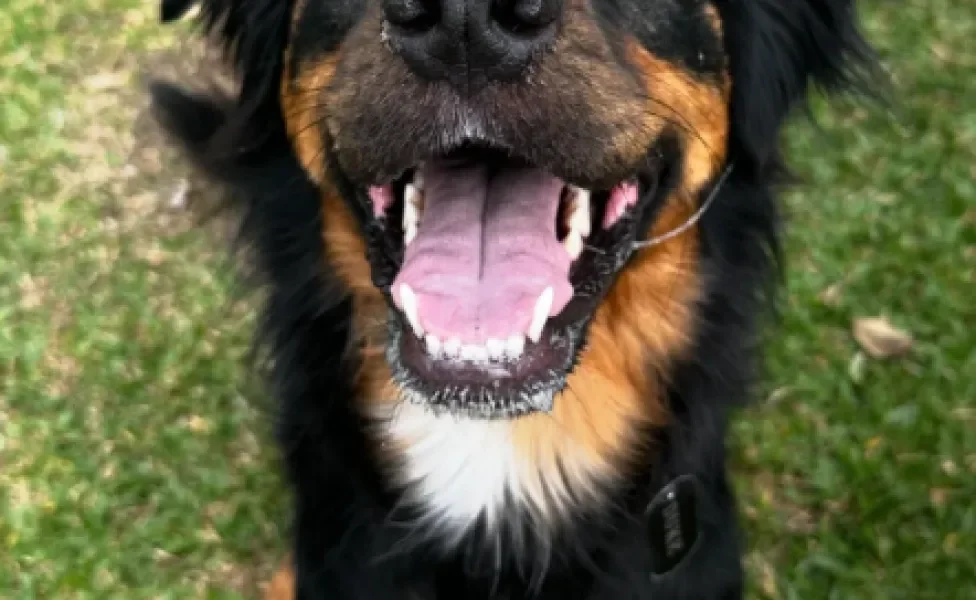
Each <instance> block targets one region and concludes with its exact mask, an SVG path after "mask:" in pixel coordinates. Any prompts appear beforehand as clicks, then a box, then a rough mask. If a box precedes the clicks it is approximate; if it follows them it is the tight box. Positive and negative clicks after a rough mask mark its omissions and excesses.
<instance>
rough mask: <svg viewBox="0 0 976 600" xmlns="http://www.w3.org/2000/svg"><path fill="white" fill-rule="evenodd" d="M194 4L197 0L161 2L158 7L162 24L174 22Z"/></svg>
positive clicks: (168, 0)
mask: <svg viewBox="0 0 976 600" xmlns="http://www.w3.org/2000/svg"><path fill="white" fill-rule="evenodd" d="M196 3H197V0H163V2H162V4H161V5H160V7H159V18H160V20H161V21H162V22H163V23H169V22H171V21H175V20H177V19H179V18H180V17H182V16H183V15H185V14H186V11H188V10H190V8H191V7H192V6H193V5H194V4H196Z"/></svg>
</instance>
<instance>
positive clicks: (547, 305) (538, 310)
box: [526, 286, 553, 343]
mask: <svg viewBox="0 0 976 600" xmlns="http://www.w3.org/2000/svg"><path fill="white" fill-rule="evenodd" d="M552 296H553V291H552V287H551V286H550V287H547V288H546V289H545V290H544V291H543V292H542V293H541V294H539V299H538V300H536V302H535V312H533V313H532V323H530V324H529V331H528V333H527V334H526V335H528V336H529V339H530V340H532V341H533V342H534V343H535V342H538V341H539V338H541V337H542V328H543V327H545V326H546V321H547V320H549V309H551V308H552Z"/></svg>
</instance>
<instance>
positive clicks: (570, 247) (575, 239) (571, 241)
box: [563, 230, 583, 260]
mask: <svg viewBox="0 0 976 600" xmlns="http://www.w3.org/2000/svg"><path fill="white" fill-rule="evenodd" d="M563 247H564V248H566V253H567V254H569V258H570V260H576V259H577V258H579V256H580V254H582V253H583V238H582V237H581V236H580V234H579V232H578V231H575V230H570V232H569V233H567V234H566V239H564V240H563Z"/></svg>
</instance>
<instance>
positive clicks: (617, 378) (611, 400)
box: [512, 201, 699, 489]
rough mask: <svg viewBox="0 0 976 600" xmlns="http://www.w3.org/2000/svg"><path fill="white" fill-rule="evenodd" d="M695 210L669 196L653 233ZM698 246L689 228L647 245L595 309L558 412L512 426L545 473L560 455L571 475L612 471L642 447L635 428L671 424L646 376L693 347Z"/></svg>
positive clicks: (555, 408) (519, 443) (520, 444)
mask: <svg viewBox="0 0 976 600" xmlns="http://www.w3.org/2000/svg"><path fill="white" fill-rule="evenodd" d="M689 214H690V209H689V205H688V203H685V202H682V201H672V202H671V203H670V204H669V206H668V207H667V208H665V209H664V210H663V214H662V215H661V217H660V218H659V219H658V222H657V223H656V225H655V226H654V227H653V228H652V231H653V232H655V233H664V232H666V231H668V230H670V229H672V228H674V227H676V226H677V225H679V224H681V223H682V222H684V220H685V219H687V217H688V215H689ZM697 251H698V244H697V237H696V236H695V234H694V233H693V232H688V233H687V234H686V235H683V236H679V237H677V238H675V239H673V240H671V241H669V242H667V243H665V244H662V245H660V246H657V247H655V248H651V249H648V250H645V251H643V253H642V254H641V255H640V256H639V257H638V258H637V259H636V261H635V263H634V264H632V265H631V266H630V267H628V268H627V269H626V270H625V271H623V272H622V273H621V274H620V276H619V278H618V280H617V281H616V282H615V284H614V286H613V288H612V289H611V291H610V293H609V294H608V295H607V298H606V299H605V300H604V301H603V302H602V303H601V304H600V306H599V307H598V309H597V311H596V314H595V316H594V319H593V322H592V323H591V324H590V330H589V334H588V345H587V348H586V349H585V350H584V351H583V353H582V355H581V358H580V363H579V364H578V365H577V367H576V369H575V370H574V372H573V373H572V375H570V377H569V381H568V385H567V388H566V390H565V391H564V392H563V393H562V394H561V395H560V396H559V397H557V398H556V401H555V404H554V406H553V411H552V413H551V414H549V415H544V414H535V415H531V416H528V417H525V418H523V419H519V420H518V421H515V422H514V423H513V424H512V428H513V439H514V443H515V444H516V445H517V447H518V448H519V449H520V450H519V451H520V453H521V454H522V455H523V456H526V457H527V458H528V460H529V461H531V462H532V463H534V464H536V465H538V468H539V469H540V470H549V469H552V468H555V467H556V466H557V461H558V463H559V464H561V465H562V467H563V468H564V469H566V471H567V473H568V474H569V476H570V477H573V476H574V474H577V476H579V477H581V478H592V475H593V470H594V468H595V469H596V470H597V472H603V474H604V475H607V476H609V475H612V474H614V472H615V471H616V470H617V469H618V468H619V467H620V461H621V460H626V459H627V458H629V457H630V455H631V454H632V453H633V452H635V451H637V450H639V447H638V446H637V445H636V441H637V440H636V439H635V433H636V432H637V429H638V427H640V426H642V425H645V426H646V425H660V424H663V423H664V422H665V421H666V419H667V409H666V407H665V406H664V405H663V404H662V402H661V399H660V392H659V390H657V389H656V385H655V383H654V382H653V381H648V378H647V376H648V368H647V367H648V364H650V365H653V366H654V367H656V369H657V370H658V371H659V372H660V373H661V374H662V375H663V373H664V371H665V370H666V368H667V365H668V364H669V362H670V361H671V359H673V358H675V357H676V356H678V355H679V354H680V353H681V351H682V350H683V349H684V348H685V347H686V346H687V343H688V341H689V339H690V336H691V331H692V326H693V316H694V311H693V309H692V305H693V303H694V302H695V300H696V299H697V298H698V293H699V280H698V273H697V271H696V260H697ZM578 463H582V464H578ZM570 483H571V485H572V486H573V487H574V488H575V487H577V486H583V487H584V489H585V488H586V487H589V486H591V485H592V481H588V480H581V481H574V482H570Z"/></svg>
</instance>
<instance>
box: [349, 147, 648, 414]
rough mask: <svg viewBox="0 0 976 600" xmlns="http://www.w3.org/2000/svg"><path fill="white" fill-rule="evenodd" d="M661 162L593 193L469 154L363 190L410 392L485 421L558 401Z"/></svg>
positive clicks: (391, 345)
mask: <svg viewBox="0 0 976 600" xmlns="http://www.w3.org/2000/svg"><path fill="white" fill-rule="evenodd" d="M661 171H662V169H661V168H660V167H657V168H653V169H652V168H649V167H645V168H644V169H643V170H641V171H639V172H635V173H634V174H633V175H632V176H631V177H629V178H626V179H624V180H622V181H619V182H618V183H617V184H616V185H613V186H611V187H609V188H607V189H585V188H582V187H578V186H576V185H574V184H573V183H571V182H567V181H564V180H562V179H560V178H559V177H557V176H556V175H553V174H551V173H549V172H547V171H545V170H543V169H539V168H536V167H533V166H532V165H531V164H527V163H526V162H525V161H522V160H517V159H513V158H512V157H511V155H510V154H509V153H505V154H502V153H499V152H496V151H492V150H485V149H479V150H470V149H465V150H463V151H457V152H454V153H451V154H450V155H447V156H439V157H433V158H431V159H430V160H428V161H425V162H424V163H422V164H420V165H416V166H413V167H411V168H409V169H406V170H405V172H404V174H403V175H402V176H401V177H399V178H398V179H396V180H395V181H394V182H392V183H390V184H386V185H378V186H362V187H359V188H358V189H356V191H355V193H356V195H357V196H358V197H357V198H356V199H355V200H354V202H357V203H359V206H360V207H363V208H365V209H366V210H365V212H366V213H367V217H366V223H365V231H366V238H367V248H368V255H369V259H370V263H371V268H372V274H373V282H374V284H375V285H376V286H377V287H378V288H379V289H380V290H382V291H383V292H384V293H385V294H386V296H387V298H388V300H389V305H390V309H389V314H388V324H387V326H388V340H387V346H386V358H387V361H388V362H389V364H390V367H391V368H392V373H393V378H394V380H395V383H396V384H397V386H398V388H399V390H400V392H401V394H402V397H403V400H405V401H408V402H411V403H415V404H420V405H423V406H426V407H429V408H430V409H431V410H432V411H434V412H435V413H449V414H453V415H455V416H464V417H469V418H478V419H509V418H516V417H519V416H523V415H527V414H530V413H534V412H548V411H550V410H552V408H553V403H554V401H555V398H556V396H557V394H558V393H559V392H560V391H561V390H562V389H563V388H564V387H565V386H566V383H567V378H568V376H569V375H570V373H571V372H572V370H573V369H574V367H575V365H576V363H577V359H578V357H579V355H580V353H581V352H582V350H583V348H584V346H585V343H586V333H587V327H588V324H589V322H590V321H591V319H592V317H593V315H594V313H595V312H596V309H597V307H598V306H599V304H600V302H601V301H602V300H603V298H604V295H605V294H606V292H607V290H608V289H609V287H610V285H611V284H612V283H613V281H614V279H615V278H616V276H617V275H618V274H619V272H620V271H621V270H622V269H623V268H624V266H625V264H626V263H627V259H628V258H629V256H630V254H631V251H632V248H633V243H634V241H635V238H636V237H637V235H638V233H639V232H640V231H641V229H642V228H643V227H644V226H645V225H646V222H647V220H648V213H649V212H651V211H650V210H649V209H650V207H651V206H653V205H655V204H656V202H655V198H656V195H657V189H658V181H659V178H660V177H661V175H662V172H661Z"/></svg>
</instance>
